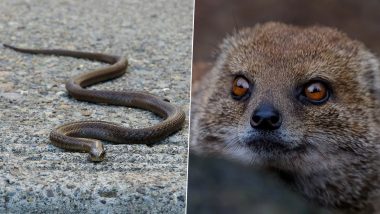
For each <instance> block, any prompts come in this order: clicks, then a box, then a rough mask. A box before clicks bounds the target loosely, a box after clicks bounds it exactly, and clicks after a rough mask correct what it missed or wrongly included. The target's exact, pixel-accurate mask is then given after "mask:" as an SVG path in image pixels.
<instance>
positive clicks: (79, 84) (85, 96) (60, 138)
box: [4, 45, 185, 162]
mask: <svg viewBox="0 0 380 214" xmlns="http://www.w3.org/2000/svg"><path fill="white" fill-rule="evenodd" d="M4 47H7V48H10V49H13V50H15V51H18V52H23V53H30V54H44V55H56V56H69V57H75V58H83V59H89V60H94V61H99V62H104V63H108V64H111V65H110V66H108V67H105V68H100V69H96V70H93V71H90V72H87V73H84V74H80V75H78V76H75V77H72V78H71V79H70V80H69V81H68V82H67V83H66V89H67V91H68V92H69V94H70V95H71V96H72V97H74V98H75V99H77V100H80V101H87V102H91V103H105V104H110V105H116V106H126V107H133V108H140V109H144V110H148V111H151V112H153V113H155V114H157V115H158V116H160V117H162V118H163V119H164V120H163V121H161V122H160V123H158V124H155V125H153V126H150V127H146V128H139V129H132V128H128V127H124V126H121V125H119V124H116V123H111V122H105V121H78V122H70V123H66V124H64V125H61V126H59V127H57V128H55V129H53V130H52V131H51V133H50V141H51V143H52V144H53V145H54V146H56V147H59V148H63V149H66V150H71V151H78V152H87V153H89V155H90V160H91V161H94V162H99V161H102V160H103V159H104V158H105V150H104V146H103V143H102V142H101V141H109V142H112V143H115V144H147V145H150V144H152V143H154V142H157V141H159V140H162V139H164V138H165V137H167V136H169V135H170V134H173V133H174V132H176V131H178V130H180V129H181V127H182V125H183V123H184V121H185V113H184V112H183V111H182V110H181V109H180V108H178V107H176V106H174V105H172V104H170V103H169V101H168V100H167V99H165V98H162V97H159V96H155V95H152V94H149V93H147V92H134V91H131V92H129V91H106V90H89V89H86V87H88V86H91V85H94V84H96V83H99V82H103V81H107V80H110V79H114V78H118V77H120V76H122V75H123V74H124V73H125V72H126V69H127V67H128V60H127V59H126V58H122V57H119V56H112V55H107V54H102V53H91V52H80V51H70V50H61V49H24V48H18V47H14V46H11V45H4Z"/></svg>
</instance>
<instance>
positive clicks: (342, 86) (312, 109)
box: [191, 23, 380, 205]
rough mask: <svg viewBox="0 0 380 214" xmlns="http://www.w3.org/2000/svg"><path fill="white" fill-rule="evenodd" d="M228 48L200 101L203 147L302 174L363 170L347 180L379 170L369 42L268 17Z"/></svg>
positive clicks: (196, 122) (196, 123)
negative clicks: (367, 46)
mask: <svg viewBox="0 0 380 214" xmlns="http://www.w3.org/2000/svg"><path fill="white" fill-rule="evenodd" d="M220 49H221V50H220V54H219V56H218V59H217V61H216V63H215V66H214V68H213V69H212V70H211V71H210V72H209V73H208V74H207V75H206V76H205V78H203V81H202V82H201V83H200V88H201V90H200V94H199V95H197V97H196V98H195V99H194V102H193V105H192V108H193V106H194V109H195V110H194V114H193V125H192V132H194V133H196V134H194V137H192V146H191V147H192V148H193V149H194V150H198V151H200V150H201V151H208V152H212V153H218V154H223V155H225V156H227V157H230V158H234V159H237V160H239V161H241V162H242V163H245V164H252V165H258V166H264V167H269V168H276V169H279V170H283V171H286V172H290V173H293V174H296V175H305V176H306V175H313V174H318V173H324V172H326V176H328V175H327V172H329V173H333V174H334V175H332V177H334V176H337V177H336V178H334V179H339V178H338V177H339V176H342V177H343V176H346V175H347V176H359V177H361V178H360V179H359V178H358V180H361V181H360V182H358V183H359V184H357V183H355V181H352V182H351V181H350V180H340V181H339V182H341V183H340V184H342V185H361V186H360V187H358V188H359V189H360V188H364V186H365V185H366V184H363V183H366V182H370V181H369V180H371V179H374V177H376V176H377V175H376V173H377V172H375V171H377V170H376V169H375V167H377V166H375V165H374V161H375V159H378V151H379V150H378V142H377V141H376V140H375V139H376V135H377V132H379V129H378V127H377V126H378V125H376V124H378V121H377V119H376V117H377V115H376V108H378V106H377V104H376V91H377V90H378V88H379V83H380V82H379V62H378V60H377V59H376V58H375V57H374V55H373V54H371V53H370V52H369V51H368V50H367V49H366V48H365V47H364V45H363V44H362V43H360V42H358V41H354V40H351V39H350V38H348V37H347V36H346V35H345V34H343V33H341V32H339V31H337V30H335V29H331V28H328V27H319V26H318V27H308V28H300V27H295V26H290V25H285V24H280V23H267V24H264V25H257V26H255V27H254V28H248V29H244V30H241V31H239V32H236V33H235V34H233V35H232V36H230V37H228V38H226V39H225V40H224V42H223V43H222V45H221V46H220ZM376 130H377V131H376ZM362 177H363V178H362ZM328 179H330V178H328ZM326 180H327V179H326ZM335 182H338V181H337V180H336V181H335ZM301 188H304V189H305V188H307V187H301ZM360 190H362V189H360ZM310 191H313V189H311V190H309V193H310V195H309V196H310V197H318V196H315V195H313V193H312V192H310ZM339 191H341V190H337V192H339ZM344 191H346V190H344ZM347 191H351V190H347ZM352 191H354V190H352ZM316 192H317V190H316ZM309 193H305V194H309ZM321 195H323V194H321ZM331 195H333V194H331ZM321 197H322V196H321ZM323 197H324V196H323ZM350 197H351V196H350ZM353 197H355V196H353ZM351 199H352V198H350V199H349V200H351ZM334 200H335V199H334ZM334 200H332V203H334V204H338V205H339V203H343V202H340V201H338V200H340V199H338V197H337V199H336V203H335V201H334ZM347 200H348V199H347ZM352 200H353V201H354V200H356V199H352Z"/></svg>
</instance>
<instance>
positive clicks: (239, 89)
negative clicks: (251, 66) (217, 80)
mask: <svg viewBox="0 0 380 214" xmlns="http://www.w3.org/2000/svg"><path fill="white" fill-rule="evenodd" d="M248 92H249V82H248V80H247V79H245V78H244V77H241V76H239V77H236V78H235V79H234V82H233V86H232V95H233V97H234V98H235V99H240V98H242V97H244V95H246V94H248Z"/></svg>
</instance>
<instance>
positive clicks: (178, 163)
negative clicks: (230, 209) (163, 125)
mask: <svg viewBox="0 0 380 214" xmlns="http://www.w3.org/2000/svg"><path fill="white" fill-rule="evenodd" d="M192 15H193V1H192V0H183V1H177V0H158V1H149V0H124V1H118V0H108V1H96V0H88V1H75V0H59V1H49V0H41V1H31V0H3V1H1V6H0V43H9V44H14V45H18V46H22V47H31V48H66V49H75V50H86V51H96V52H104V53H109V54H115V55H124V56H127V57H128V58H129V62H130V67H129V68H128V70H127V74H126V75H124V76H123V77H122V78H119V79H116V80H114V81H111V82H106V83H104V84H100V85H97V86H93V88H97V89H109V90H128V89H135V90H146V91H149V92H151V93H154V94H157V95H162V96H166V97H168V98H169V99H170V100H171V102H172V103H174V104H176V105H179V106H181V107H182V108H183V110H184V111H185V112H188V110H189V84H190V67H191V46H192V45H191V44H192ZM99 66H104V65H103V64H101V63H96V62H91V61H87V60H78V59H74V58H67V57H54V56H35V55H28V54H21V53H17V52H14V51H12V50H9V49H5V48H3V47H0V213H41V212H42V211H44V212H50V213H51V212H54V213H79V212H80V213H85V212H91V213H184V212H185V198H186V173H187V151H188V145H187V139H188V125H187V124H188V114H187V120H186V122H185V124H186V125H185V127H184V128H183V129H182V131H180V132H179V133H176V134H175V135H173V136H171V137H169V138H168V139H166V140H164V141H162V142H160V144H158V145H156V146H154V147H152V148H150V147H147V146H144V145H112V144H108V143H107V144H106V145H105V146H106V150H107V158H106V160H105V161H104V162H102V163H99V164H94V163H91V162H89V161H88V160H87V154H85V153H72V152H66V151H64V150H62V149H59V148H56V147H54V146H52V145H50V144H49V139H48V135H49V132H50V131H51V129H52V128H54V127H56V126H58V125H61V124H62V123H65V122H68V121H77V120H86V119H99V120H106V121H113V122H118V123H121V124H124V125H125V126H131V127H144V126H147V125H150V124H155V123H157V122H158V121H160V119H159V118H158V117H157V116H155V115H154V114H152V113H150V112H146V111H141V110H136V109H130V108H123V107H113V106H101V105H95V104H88V103H85V102H79V101H76V100H75V99H73V98H71V97H69V96H68V94H67V92H66V91H65V89H64V83H65V81H66V80H67V79H68V78H69V77H70V76H73V75H75V74H79V73H82V72H85V71H87V70H89V69H91V68H98V67H99Z"/></svg>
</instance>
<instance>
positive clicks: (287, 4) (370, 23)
mask: <svg viewBox="0 0 380 214" xmlns="http://www.w3.org/2000/svg"><path fill="white" fill-rule="evenodd" d="M266 21H281V22H285V23H289V24H296V25H315V24H319V25H326V26H330V27H336V28H338V29H340V30H341V31H343V32H345V33H347V34H348V35H349V36H350V37H351V38H353V39H357V40H360V41H362V42H364V43H365V44H366V45H367V47H369V48H370V49H371V50H372V51H373V52H375V53H376V54H377V55H379V53H380V0H364V1H359V0H307V1H305V0H233V1H231V0H196V1H195V19H194V52H193V59H194V69H193V81H195V80H198V79H199V78H200V76H201V75H202V73H203V72H205V71H207V70H208V69H209V67H210V66H209V65H210V64H209V62H212V61H213V58H212V55H213V52H214V51H215V50H216V49H217V47H218V44H219V43H220V42H221V40H222V39H223V38H224V37H225V36H226V35H227V34H229V33H231V32H232V31H233V30H234V29H235V28H237V29H239V28H242V27H248V26H254V25H255V24H256V23H259V22H266Z"/></svg>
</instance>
